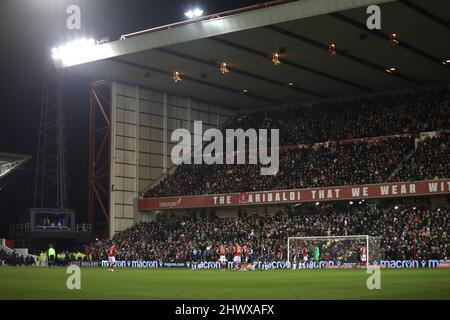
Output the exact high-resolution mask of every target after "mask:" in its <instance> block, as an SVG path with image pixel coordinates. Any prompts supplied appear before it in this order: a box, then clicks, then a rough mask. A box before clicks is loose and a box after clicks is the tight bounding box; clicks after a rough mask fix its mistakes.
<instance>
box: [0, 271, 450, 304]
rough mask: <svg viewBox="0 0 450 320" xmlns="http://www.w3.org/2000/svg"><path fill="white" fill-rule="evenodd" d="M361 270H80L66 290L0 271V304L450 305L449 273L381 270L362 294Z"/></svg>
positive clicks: (59, 274) (57, 281)
mask: <svg viewBox="0 0 450 320" xmlns="http://www.w3.org/2000/svg"><path fill="white" fill-rule="evenodd" d="M368 276H369V275H368V274H366V271H365V270H342V269H341V270H335V269H334V270H331V269H327V270H324V269H322V270H301V271H293V270H271V271H265V272H264V271H247V272H234V271H226V272H221V271H218V270H198V271H192V270H187V269H184V270H181V269H158V270H149V269H140V270H139V269H119V270H117V272H115V273H111V272H107V270H105V269H100V268H82V269H81V290H68V289H67V288H66V280H67V277H68V275H67V274H66V269H64V268H56V269H52V270H49V269H47V268H31V267H0V299H450V269H415V270H412V269H404V270H393V269H391V270H381V290H368V289H367V287H366V280H367V277H368Z"/></svg>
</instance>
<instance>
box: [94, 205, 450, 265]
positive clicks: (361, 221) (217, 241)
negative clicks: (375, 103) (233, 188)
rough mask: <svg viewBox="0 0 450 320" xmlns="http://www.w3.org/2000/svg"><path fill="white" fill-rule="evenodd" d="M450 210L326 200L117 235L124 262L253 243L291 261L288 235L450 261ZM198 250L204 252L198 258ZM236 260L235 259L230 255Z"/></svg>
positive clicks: (163, 222) (257, 251)
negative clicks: (340, 238)
mask: <svg viewBox="0 0 450 320" xmlns="http://www.w3.org/2000/svg"><path fill="white" fill-rule="evenodd" d="M449 214H450V210H449V208H436V209H428V208H425V207H415V206H412V205H409V206H408V205H405V206H402V207H398V206H393V205H392V206H383V205H381V204H379V203H377V204H372V205H369V204H362V205H348V206H338V205H331V204H324V205H321V206H320V207H319V206H317V207H312V208H307V209H304V210H303V212H301V213H299V212H297V213H295V214H287V213H286V212H282V211H280V212H278V213H277V214H276V215H274V216H269V215H266V216H260V215H259V216H258V215H247V214H245V213H244V214H240V215H239V216H237V217H231V218H218V217H211V216H210V217H205V218H203V219H194V218H193V217H192V216H171V217H168V216H165V218H160V219H157V220H155V221H152V222H141V223H139V224H136V225H134V226H133V227H131V228H129V229H128V230H126V231H124V232H122V233H120V234H118V235H116V236H115V237H114V239H113V241H115V242H116V243H118V245H119V248H120V251H119V252H120V254H119V257H118V259H122V260H146V261H170V262H183V261H196V260H197V261H200V260H203V261H213V260H217V259H218V256H217V249H218V246H219V245H221V244H223V243H225V244H227V245H228V246H232V244H233V243H235V242H238V243H240V244H245V245H248V246H250V247H251V248H252V252H253V254H252V255H251V257H250V260H257V261H283V260H286V254H287V252H286V251H287V250H286V246H287V244H286V240H287V237H288V236H327V235H328V236H329V235H334V236H337V235H356V234H368V235H376V236H379V235H381V236H382V246H381V248H382V256H383V257H384V258H385V259H447V258H448V257H449V256H450V241H449V240H450V239H449V231H450V215H449ZM110 245H111V240H103V241H98V242H97V243H95V244H94V245H93V255H94V258H93V259H94V260H95V259H106V258H107V250H108V248H109V246H110ZM193 252H198V253H197V254H196V255H195V256H194V255H193ZM230 260H231V259H230Z"/></svg>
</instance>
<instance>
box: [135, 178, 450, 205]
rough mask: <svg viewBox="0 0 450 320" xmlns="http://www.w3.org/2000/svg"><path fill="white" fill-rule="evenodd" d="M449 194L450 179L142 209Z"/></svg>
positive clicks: (181, 201)
mask: <svg viewBox="0 0 450 320" xmlns="http://www.w3.org/2000/svg"><path fill="white" fill-rule="evenodd" d="M449 193H450V179H443V180H429V181H414V182H395V183H380V184H368V185H356V186H336V187H324V188H311V189H292V190H276V191H260V192H257V191H256V192H241V193H230V194H211V195H202V196H176V197H163V198H146V199H140V200H139V210H142V211H145V210H164V209H187V208H213V207H237V206H257V205H270V204H284V203H301V202H322V201H339V200H358V199H377V198H395V197H411V196H431V195H439V194H449Z"/></svg>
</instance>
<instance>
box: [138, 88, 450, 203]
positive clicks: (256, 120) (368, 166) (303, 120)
mask: <svg viewBox="0 0 450 320" xmlns="http://www.w3.org/2000/svg"><path fill="white" fill-rule="evenodd" d="M449 97H450V96H449V91H448V89H434V90H420V91H418V92H415V93H401V94H397V95H377V96H374V97H370V98H366V99H357V100H350V101H347V102H339V103H331V104H330V103H326V104H318V105H313V106H311V107H306V108H304V107H298V108H290V109H287V110H286V111H283V112H279V111H271V112H257V113H254V114H250V115H244V116H239V117H237V118H236V119H235V120H234V121H233V123H232V125H231V126H230V127H232V128H237V127H239V128H243V129H247V128H279V129H280V139H281V141H280V145H281V146H282V147H281V151H280V170H279V172H278V174H277V175H276V176H270V177H268V176H261V175H260V174H259V166H258V165H235V166H233V165H214V166H209V165H181V166H179V167H178V168H177V169H176V170H175V172H174V174H172V175H170V176H167V177H166V178H165V179H163V180H162V181H161V182H160V183H159V184H158V185H156V186H154V187H153V188H151V189H150V190H148V191H147V193H146V194H145V197H162V196H178V195H200V194H211V193H223V192H243V191H254V190H261V191H262V190H276V189H286V188H304V187H319V186H333V185H350V184H362V183H376V182H388V181H398V180H399V179H400V178H405V179H406V180H410V179H413V178H418V179H419V180H422V179H433V178H435V177H440V178H443V177H449V176H450V162H449V161H448V134H444V135H443V136H442V137H441V138H438V139H439V140H436V139H437V138H435V139H434V140H433V139H431V141H432V142H431V143H428V139H425V141H419V143H418V146H417V147H416V146H415V144H414V142H415V140H414V139H415V138H418V137H419V135H420V134H421V133H422V132H431V131H438V132H441V131H443V130H448V129H450V109H449V106H450V103H449ZM445 137H447V138H445ZM425 164H426V166H425ZM412 165H413V166H415V167H417V168H416V169H412V170H411V171H410V167H411V166H412ZM423 167H426V168H427V169H423ZM421 168H422V169H421Z"/></svg>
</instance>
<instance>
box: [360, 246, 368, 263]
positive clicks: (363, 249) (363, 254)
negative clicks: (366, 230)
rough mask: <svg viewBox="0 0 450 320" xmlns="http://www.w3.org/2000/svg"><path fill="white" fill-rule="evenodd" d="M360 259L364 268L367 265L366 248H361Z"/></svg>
mask: <svg viewBox="0 0 450 320" xmlns="http://www.w3.org/2000/svg"><path fill="white" fill-rule="evenodd" d="M359 259H360V260H361V263H362V265H363V266H365V265H366V263H367V249H366V247H361V248H359Z"/></svg>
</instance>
